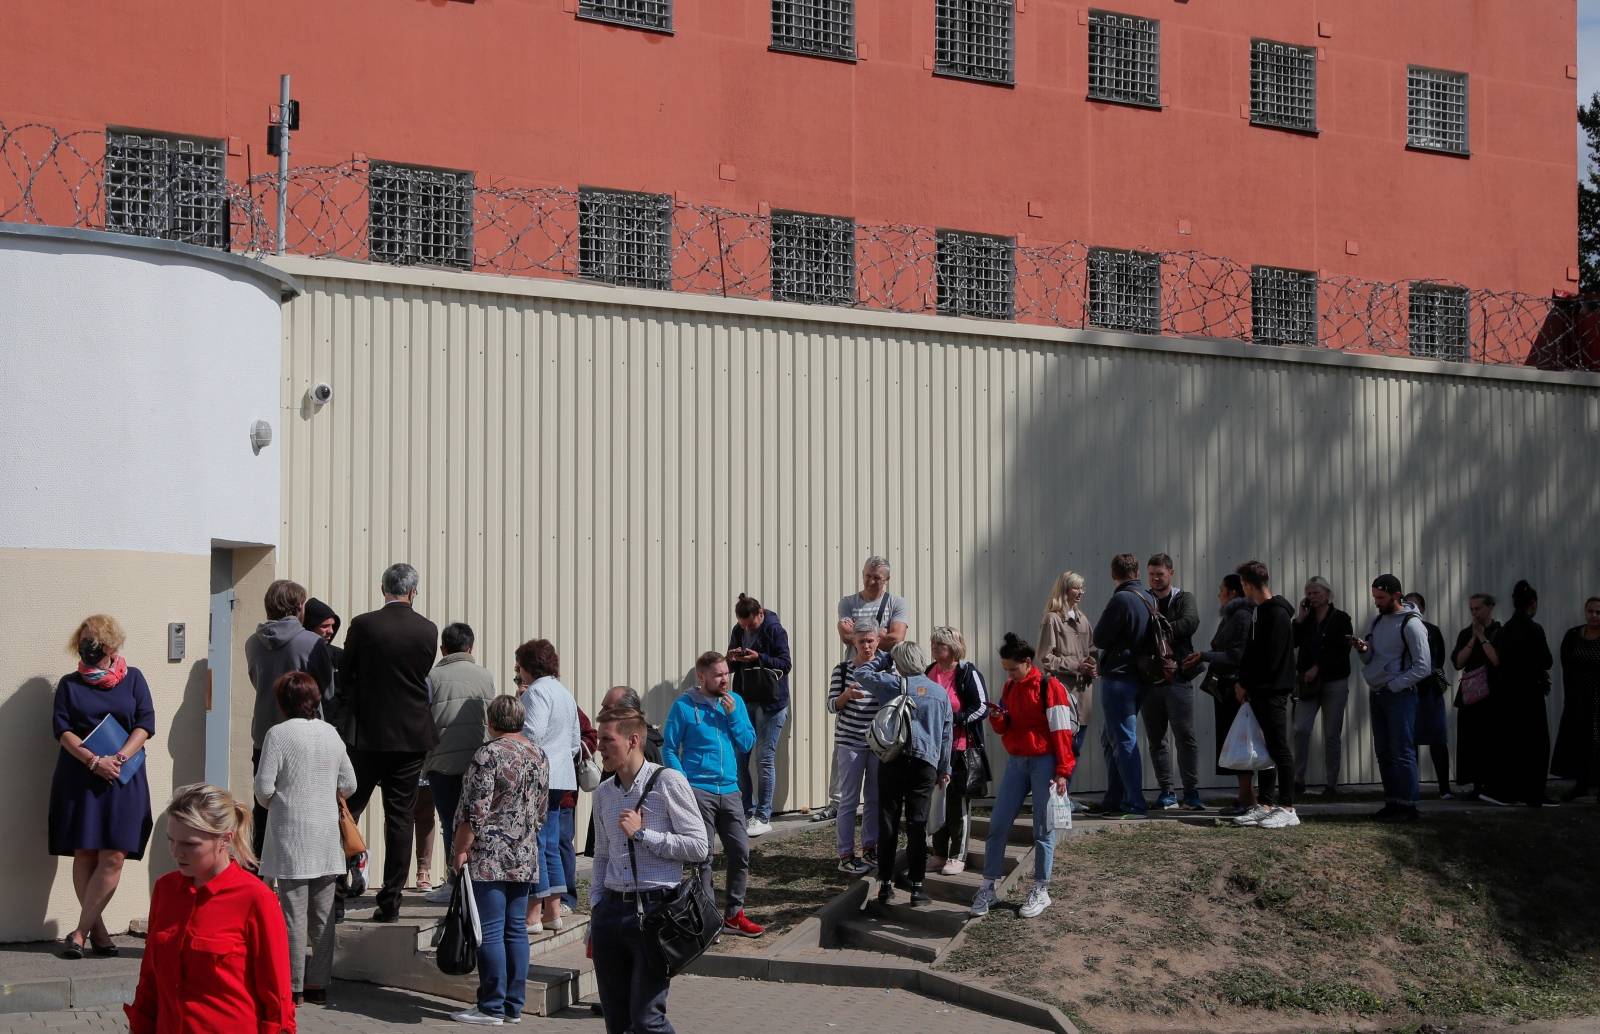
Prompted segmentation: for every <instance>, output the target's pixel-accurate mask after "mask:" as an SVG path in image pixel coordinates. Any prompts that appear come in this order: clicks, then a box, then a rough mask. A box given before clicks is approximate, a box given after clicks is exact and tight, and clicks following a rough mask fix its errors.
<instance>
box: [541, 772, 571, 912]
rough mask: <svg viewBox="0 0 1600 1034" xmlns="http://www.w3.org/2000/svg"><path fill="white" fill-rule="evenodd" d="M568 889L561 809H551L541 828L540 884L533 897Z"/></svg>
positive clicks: (558, 892)
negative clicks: (563, 854) (562, 854)
mask: <svg viewBox="0 0 1600 1034" xmlns="http://www.w3.org/2000/svg"><path fill="white" fill-rule="evenodd" d="M551 792H552V793H554V792H555V791H551ZM567 889H568V888H567V870H566V869H565V868H563V867H562V864H561V809H560V808H551V809H550V810H549V811H548V812H547V813H546V814H545V817H544V825H542V826H540V827H539V883H538V885H537V886H536V887H535V889H534V892H533V896H534V897H536V898H547V897H549V896H550V895H552V894H565V893H566V892H567Z"/></svg>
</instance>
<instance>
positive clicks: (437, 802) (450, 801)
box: [427, 772, 463, 858]
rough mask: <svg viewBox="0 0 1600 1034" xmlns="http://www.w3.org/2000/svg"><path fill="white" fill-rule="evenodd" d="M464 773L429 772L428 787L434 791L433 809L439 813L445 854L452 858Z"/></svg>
mask: <svg viewBox="0 0 1600 1034" xmlns="http://www.w3.org/2000/svg"><path fill="white" fill-rule="evenodd" d="M462 775H463V773H459V772H458V773H456V774H455V775H446V774H445V773H443V772H429V773H427V776H428V786H429V788H430V789H432V790H433V807H434V810H435V811H437V812H438V813H439V833H440V834H441V835H442V836H443V837H444V854H445V857H446V858H449V857H450V841H451V839H452V838H453V837H454V836H455V835H456V806H457V805H459V804H460V803H461V779H462Z"/></svg>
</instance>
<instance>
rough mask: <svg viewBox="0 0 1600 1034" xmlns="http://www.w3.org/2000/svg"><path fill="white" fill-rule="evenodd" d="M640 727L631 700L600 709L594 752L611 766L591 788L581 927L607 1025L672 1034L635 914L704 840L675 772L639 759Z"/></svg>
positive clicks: (656, 900) (652, 956)
mask: <svg viewBox="0 0 1600 1034" xmlns="http://www.w3.org/2000/svg"><path fill="white" fill-rule="evenodd" d="M647 728H648V727H647V726H646V725H645V720H644V715H642V714H640V713H639V712H638V711H637V710H635V709H633V708H624V707H613V708H607V709H606V710H604V711H602V712H600V719H599V731H600V759H601V763H602V764H603V765H604V766H605V768H606V769H608V770H609V771H611V772H614V773H615V775H613V776H612V777H611V778H610V779H606V780H604V781H602V782H601V783H600V785H599V786H598V787H596V788H595V792H594V816H595V817H594V833H595V844H594V873H593V878H592V882H591V884H590V887H589V905H590V912H591V916H590V921H589V936H590V939H591V940H590V944H591V947H592V948H593V953H594V975H595V982H596V983H597V984H598V985H599V988H600V1004H601V1007H602V1008H603V1009H604V1011H605V1017H606V1030H607V1031H608V1032H610V1034H622V1032H624V1031H632V1032H634V1034H673V1028H672V1024H671V1023H669V1022H668V1021H667V985H668V977H667V971H666V964H665V962H664V961H663V960H662V957H661V953H660V952H659V951H658V950H657V948H656V945H655V944H654V943H652V942H651V941H650V939H649V937H648V935H646V934H645V933H644V932H643V931H642V930H640V929H639V919H640V915H641V913H643V912H649V911H651V910H652V909H653V908H655V907H656V906H657V905H658V904H660V902H661V901H662V900H663V899H664V898H665V897H666V896H667V895H669V894H671V893H672V890H673V888H674V887H676V886H677V885H678V883H679V882H680V881H681V880H682V879H683V863H685V862H690V863H700V862H704V861H705V860H706V858H707V854H708V849H709V846H710V844H709V841H708V839H707V837H706V827H705V822H704V821H703V820H702V819H701V817H700V808H699V805H697V804H696V803H695V799H694V792H693V791H692V790H691V789H690V788H689V781H688V780H687V779H685V778H684V776H683V773H681V772H676V771H673V770H672V769H670V768H663V767H662V766H660V765H656V764H652V763H650V762H648V761H646V760H645V759H644V741H645V736H646V734H647ZM652 779H654V780H655V785H653V786H650V782H651V780H652ZM647 786H648V787H649V794H648V796H646V795H645V789H646V787H647ZM641 797H643V798H644V799H643V800H642V801H641ZM630 842H631V846H632V848H633V849H632V850H631V851H630V850H629V846H630Z"/></svg>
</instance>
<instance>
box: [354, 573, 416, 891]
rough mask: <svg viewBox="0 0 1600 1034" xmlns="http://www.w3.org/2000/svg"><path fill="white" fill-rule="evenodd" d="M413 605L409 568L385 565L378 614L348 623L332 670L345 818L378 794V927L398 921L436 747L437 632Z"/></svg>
mask: <svg viewBox="0 0 1600 1034" xmlns="http://www.w3.org/2000/svg"><path fill="white" fill-rule="evenodd" d="M416 598H417V569H416V568H414V567H412V566H411V565H410V564H391V565H390V566H389V568H388V570H386V571H384V572H383V601H384V602H383V607H382V608H381V609H379V610H374V611H371V612H370V613H366V614H362V615H361V616H360V617H358V618H356V619H355V620H353V621H351V622H350V629H349V631H347V632H346V633H345V637H344V657H343V658H342V663H341V664H340V667H339V692H340V695H341V696H342V697H343V698H344V703H345V706H346V708H347V711H346V719H345V721H346V726H345V729H346V737H347V739H348V741H349V744H350V763H351V764H352V765H354V766H355V770H356V792H355V793H354V794H353V795H351V797H350V813H351V814H352V815H354V816H355V817H357V818H360V817H361V812H362V811H363V810H364V809H365V808H366V806H367V801H368V800H369V799H370V798H371V797H372V791H373V790H374V789H376V788H379V787H381V788H382V789H383V889H382V890H380V891H378V911H377V912H376V913H375V914H374V915H373V917H372V918H373V920H374V921H376V922H379V923H392V922H394V921H395V919H397V918H399V915H400V891H401V888H403V887H404V886H405V883H406V873H407V872H409V871H410V869H411V841H412V836H413V829H414V819H413V812H414V811H415V810H416V802H417V777H418V776H419V775H421V773H422V761H423V758H425V757H426V756H427V753H428V751H430V750H432V749H433V748H434V747H435V746H436V745H437V744H438V742H439V734H438V732H437V730H436V729H435V728H434V724H433V715H432V713H431V712H430V711H429V709H428V672H429V671H431V670H432V669H433V661H434V656H435V655H436V654H437V653H438V649H439V629H438V628H437V627H436V626H435V625H434V623H433V622H432V621H429V620H428V619H427V618H425V617H423V616H422V615H421V614H418V613H417V612H416V611H415V610H414V609H412V603H413V602H414V601H415V600H416ZM341 911H342V909H341Z"/></svg>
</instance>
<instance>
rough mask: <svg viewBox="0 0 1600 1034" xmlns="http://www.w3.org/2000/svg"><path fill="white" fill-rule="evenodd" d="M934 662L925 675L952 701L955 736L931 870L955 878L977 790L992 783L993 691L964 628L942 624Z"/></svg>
mask: <svg viewBox="0 0 1600 1034" xmlns="http://www.w3.org/2000/svg"><path fill="white" fill-rule="evenodd" d="M928 641H929V642H930V643H932V644H933V663H932V664H930V665H928V670H927V672H926V673H925V674H926V675H927V676H928V677H929V678H930V679H932V680H933V681H935V682H937V683H938V684H939V685H940V686H942V687H943V688H944V691H945V694H946V695H947V696H948V697H949V698H950V711H951V714H952V715H953V719H952V725H951V729H952V737H951V743H950V783H949V785H947V786H946V787H945V790H944V813H943V814H941V815H934V816H932V817H931V818H930V819H929V823H930V824H931V825H933V826H935V827H936V829H935V830H934V834H933V854H932V855H931V856H930V857H929V858H928V867H929V868H933V869H938V870H939V872H940V873H942V874H944V875H945V876H954V875H955V874H956V873H959V872H963V871H965V870H966V867H967V837H968V835H969V833H970V831H971V829H972V795H971V794H970V793H969V792H968V788H969V787H970V788H971V789H973V790H978V791H980V792H981V791H982V790H983V789H984V788H985V785H984V784H987V783H988V782H989V751H988V748H987V746H986V745H985V744H984V740H983V719H984V718H985V717H986V716H987V715H988V714H989V693H988V689H987V687H985V686H984V684H983V673H982V672H980V671H979V670H978V666H977V665H976V664H973V663H972V662H971V661H969V660H967V641H966V639H965V638H964V637H963V636H962V635H961V631H960V629H956V628H951V627H950V626H949V625H940V626H939V627H937V628H935V629H934V630H933V634H932V635H931V636H929V637H928Z"/></svg>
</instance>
